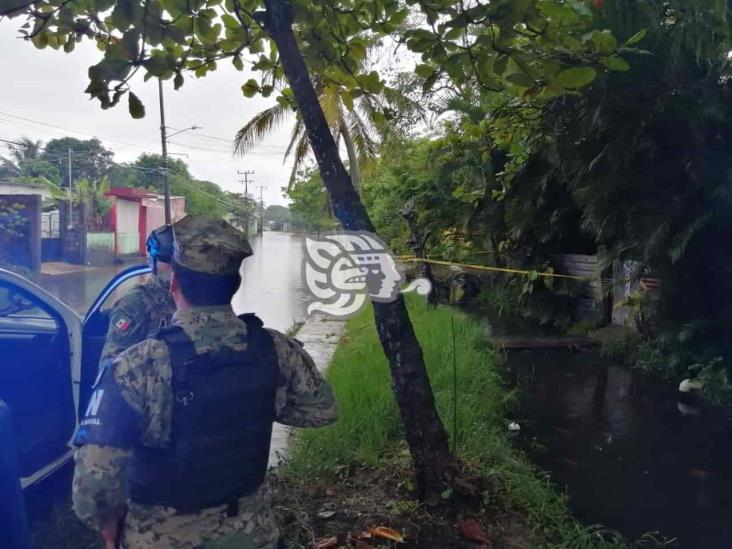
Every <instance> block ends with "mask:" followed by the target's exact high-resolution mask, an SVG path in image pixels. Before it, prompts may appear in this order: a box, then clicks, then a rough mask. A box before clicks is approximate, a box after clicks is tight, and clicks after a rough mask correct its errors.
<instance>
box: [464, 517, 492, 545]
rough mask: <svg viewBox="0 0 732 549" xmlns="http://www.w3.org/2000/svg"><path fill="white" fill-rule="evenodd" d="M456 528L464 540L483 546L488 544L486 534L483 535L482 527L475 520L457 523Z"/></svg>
mask: <svg viewBox="0 0 732 549" xmlns="http://www.w3.org/2000/svg"><path fill="white" fill-rule="evenodd" d="M457 527H458V530H460V534H462V536H463V537H464V538H465V539H469V540H470V541H477V542H479V543H485V544H488V543H490V540H489V539H488V534H486V533H485V530H484V529H483V527H482V526H481V525H480V523H479V522H478V521H477V520H475V519H472V518H471V519H467V520H463V521H460V522H458V523H457Z"/></svg>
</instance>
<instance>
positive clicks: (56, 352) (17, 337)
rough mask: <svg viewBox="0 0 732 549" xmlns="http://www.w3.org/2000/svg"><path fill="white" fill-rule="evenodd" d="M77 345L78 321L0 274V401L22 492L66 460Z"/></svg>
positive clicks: (37, 290)
mask: <svg viewBox="0 0 732 549" xmlns="http://www.w3.org/2000/svg"><path fill="white" fill-rule="evenodd" d="M81 345H82V320H81V318H80V317H79V316H78V315H77V314H76V313H75V312H74V311H73V310H71V309H70V308H69V307H68V306H66V305H65V304H64V303H62V302H61V301H59V300H58V299H57V298H55V297H54V296H52V295H51V294H49V293H48V292H46V291H45V290H44V289H43V288H41V287H40V286H37V285H36V284H34V283H33V282H31V281H30V280H28V279H26V278H24V277H22V276H20V275H18V274H15V273H12V272H10V271H6V270H4V269H0V399H2V400H4V401H5V402H6V403H7V404H8V406H9V408H10V411H11V415H12V420H13V430H14V431H15V439H16V444H17V447H18V454H19V456H18V457H19V459H18V462H19V464H20V475H21V485H22V486H23V488H26V487H28V486H30V485H32V484H36V483H38V482H40V481H41V480H42V479H43V478H45V477H46V476H48V475H50V474H51V473H53V472H54V471H56V470H57V469H59V468H60V467H62V466H63V465H64V463H65V462H66V461H68V459H69V458H70V457H71V447H70V445H69V442H70V440H71V437H72V435H73V433H74V429H75V428H76V423H77V410H78V403H79V390H78V389H79V386H78V382H79V377H78V374H79V367H80V361H81V354H82V352H81V351H82V349H81ZM0 443H2V441H0Z"/></svg>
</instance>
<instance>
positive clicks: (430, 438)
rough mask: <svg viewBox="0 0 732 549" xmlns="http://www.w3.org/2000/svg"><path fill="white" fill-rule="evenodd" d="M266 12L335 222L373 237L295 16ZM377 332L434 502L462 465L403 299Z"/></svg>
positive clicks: (271, 1)
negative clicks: (295, 26)
mask: <svg viewBox="0 0 732 549" xmlns="http://www.w3.org/2000/svg"><path fill="white" fill-rule="evenodd" d="M264 4H265V8H266V11H265V12H257V13H256V14H255V16H256V17H257V20H258V21H259V22H260V24H262V26H263V28H264V29H265V31H266V32H267V33H268V34H269V35H270V36H271V37H272V39H273V40H274V41H275V43H276V45H277V49H278V51H279V53H280V59H281V60H282V66H283V68H284V71H285V76H286V77H287V79H288V81H289V83H290V86H291V87H292V91H293V93H294V96H295V101H296V102H297V106H298V109H299V110H300V113H301V115H302V119H303V122H304V123H305V127H306V129H307V133H308V138H309V139H310V144H311V146H312V149H313V152H314V153H315V157H316V159H317V161H318V167H319V168H320V174H321V176H322V178H323V182H324V183H325V186H326V188H327V189H328V193H329V195H330V197H331V200H332V204H333V210H334V213H335V215H336V217H337V218H338V219H339V221H340V222H341V223H342V225H343V227H344V228H345V229H348V230H357V231H369V232H372V233H373V232H375V231H374V227H373V225H372V224H371V220H370V219H369V216H368V214H367V213H366V208H364V205H363V204H362V203H361V200H360V198H359V196H358V193H357V192H356V191H355V189H354V188H353V184H352V183H351V180H350V178H349V176H348V172H346V168H345V166H344V165H343V162H341V159H340V157H339V155H338V149H337V147H336V144H335V141H334V139H333V135H332V134H331V132H330V129H329V128H328V124H327V122H326V120H325V116H324V115H323V111H322V109H321V107H320V103H319V102H318V97H317V95H316V94H315V90H314V89H313V86H312V82H311V80H310V76H309V74H308V70H307V67H306V66H305V61H304V60H303V57H302V54H301V52H300V49H299V48H298V45H297V42H296V40H295V35H294V34H293V32H292V11H291V6H290V4H289V2H287V1H286V0H265V2H264ZM374 316H375V321H376V329H377V332H378V334H379V338H380V340H381V345H382V347H383V348H384V353H385V354H386V357H387V358H388V360H389V366H390V370H391V376H392V382H393V388H394V393H395V396H396V401H397V404H398V405H399V410H400V414H401V418H402V422H403V423H404V428H405V431H406V439H407V443H408V444H409V449H410V452H411V454H412V459H413V462H414V469H415V476H416V481H417V488H418V491H419V496H420V497H421V498H422V499H432V498H434V497H436V496H437V495H438V494H439V493H440V492H441V491H442V490H443V489H444V488H445V487H451V486H453V482H454V481H455V480H456V479H457V477H458V472H459V464H458V462H457V460H456V459H455V457H454V456H453V455H452V453H451V452H450V448H449V446H448V440H447V433H446V432H445V428H444V426H443V425H442V421H441V420H440V417H439V415H438V414H437V410H436V408H435V401H434V396H433V394H432V387H431V386H430V382H429V377H428V375H427V369H426V368H425V364H424V358H423V356H422V349H421V347H420V346H419V342H418V341H417V338H416V336H415V334H414V328H413V326H412V323H411V321H410V320H409V315H408V314H407V308H406V306H405V304H404V299H403V298H402V296H401V295H400V296H399V297H398V299H396V300H395V301H393V302H391V303H374Z"/></svg>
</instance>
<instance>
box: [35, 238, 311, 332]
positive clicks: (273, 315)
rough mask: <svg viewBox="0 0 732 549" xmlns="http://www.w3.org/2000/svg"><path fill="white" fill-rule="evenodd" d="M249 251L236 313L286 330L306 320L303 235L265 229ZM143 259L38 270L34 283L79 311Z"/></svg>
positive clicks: (83, 309) (237, 299)
mask: <svg viewBox="0 0 732 549" xmlns="http://www.w3.org/2000/svg"><path fill="white" fill-rule="evenodd" d="M250 244H251V246H252V250H253V251H254V255H253V256H251V257H249V258H247V259H246V260H245V261H244V263H243V265H242V280H243V282H242V287H241V288H240V289H239V291H238V292H237V293H236V295H235V296H234V299H233V301H232V305H233V307H234V310H235V311H236V313H237V314H240V313H245V312H256V313H257V314H258V315H259V316H260V317H261V318H262V320H263V321H264V323H265V325H266V326H268V327H270V328H275V329H277V330H281V331H285V330H287V329H288V328H289V327H290V326H292V324H293V323H295V322H299V321H302V320H304V319H305V308H306V301H305V299H306V296H305V290H304V287H303V285H302V282H301V279H300V268H301V261H302V244H303V237H302V236H300V235H290V234H288V233H277V232H265V233H263V234H262V235H261V236H257V237H254V238H252V239H250ZM143 262H144V258H142V257H141V258H139V261H133V262H132V263H130V262H126V263H124V264H120V265H113V266H110V267H96V268H89V269H86V270H84V271H80V272H76V273H70V274H64V275H38V276H37V277H36V278H35V281H36V283H37V284H39V285H40V286H41V287H43V288H44V289H46V290H47V291H49V292H50V293H52V294H53V295H55V296H57V297H58V298H60V299H61V301H63V302H64V303H66V304H67V305H69V306H70V307H71V308H72V309H74V310H75V311H76V312H77V313H79V314H80V315H82V316H83V315H84V314H85V313H86V311H87V310H88V308H89V306H90V305H91V303H92V302H93V301H94V299H95V298H96V297H97V295H99V293H100V292H101V291H102V289H104V287H105V286H106V285H107V283H108V282H109V281H110V280H111V279H112V278H113V277H114V275H115V274H117V273H118V272H120V271H122V270H124V269H125V268H127V267H129V266H130V265H133V264H135V263H143Z"/></svg>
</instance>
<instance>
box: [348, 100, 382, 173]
mask: <svg viewBox="0 0 732 549" xmlns="http://www.w3.org/2000/svg"><path fill="white" fill-rule="evenodd" d="M346 129H347V131H348V133H349V134H350V136H351V139H352V140H353V143H354V145H356V149H357V150H358V155H359V157H360V159H361V160H362V161H363V160H372V159H374V158H376V154H377V152H378V144H377V143H376V140H375V139H374V138H373V137H372V135H373V133H372V132H373V129H372V127H370V124H368V123H366V122H365V121H364V119H363V118H361V117H360V116H359V114H358V112H356V111H355V110H354V111H351V112H349V113H348V114H347V115H346Z"/></svg>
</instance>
